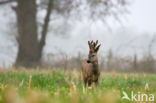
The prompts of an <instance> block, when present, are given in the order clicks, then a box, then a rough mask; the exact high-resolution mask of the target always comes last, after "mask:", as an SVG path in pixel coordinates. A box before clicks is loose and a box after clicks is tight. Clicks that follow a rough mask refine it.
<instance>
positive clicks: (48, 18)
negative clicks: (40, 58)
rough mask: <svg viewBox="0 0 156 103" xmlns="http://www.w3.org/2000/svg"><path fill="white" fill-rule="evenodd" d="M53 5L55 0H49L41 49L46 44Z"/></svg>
mask: <svg viewBox="0 0 156 103" xmlns="http://www.w3.org/2000/svg"><path fill="white" fill-rule="evenodd" d="M52 6H53V0H49V3H48V7H47V14H46V16H45V19H44V24H43V28H42V32H41V40H40V42H39V49H40V51H42V49H43V46H44V45H45V39H46V35H47V31H48V25H49V21H50V14H51V11H52Z"/></svg>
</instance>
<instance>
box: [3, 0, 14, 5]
mask: <svg viewBox="0 0 156 103" xmlns="http://www.w3.org/2000/svg"><path fill="white" fill-rule="evenodd" d="M14 1H16V0H6V1H0V5H4V4H8V3H11V2H14Z"/></svg>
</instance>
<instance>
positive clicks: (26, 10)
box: [0, 0, 128, 66]
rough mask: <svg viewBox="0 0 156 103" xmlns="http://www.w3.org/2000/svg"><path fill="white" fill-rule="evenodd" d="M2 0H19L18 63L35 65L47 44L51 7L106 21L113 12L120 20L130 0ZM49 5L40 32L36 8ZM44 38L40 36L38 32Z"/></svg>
mask: <svg viewBox="0 0 156 103" xmlns="http://www.w3.org/2000/svg"><path fill="white" fill-rule="evenodd" d="M39 1H40V3H39V4H37V2H36V0H0V5H4V4H8V3H12V2H16V3H17V6H15V7H12V8H13V10H14V11H15V13H16V19H17V28H18V38H17V42H18V55H17V59H16V65H23V66H33V65H37V64H39V63H40V60H41V57H42V52H43V48H44V46H45V40H46V35H47V31H48V25H49V21H50V15H51V13H53V12H52V11H56V12H57V14H61V15H63V16H67V17H71V16H74V17H79V16H78V15H80V17H81V16H83V17H84V16H88V17H90V18H92V19H93V20H95V19H97V18H98V19H99V18H100V19H101V20H103V21H104V22H105V21H106V19H104V18H106V17H107V16H113V17H114V18H115V19H116V20H118V21H119V20H120V18H119V14H123V13H124V12H125V11H127V10H126V8H125V6H126V5H127V4H128V2H127V0H39ZM38 7H42V8H46V12H47V13H46V16H45V19H44V24H43V26H42V32H41V33H38V25H37V20H36V19H37V18H36V16H37V8H38ZM39 34H41V39H40V40H38V35H39Z"/></svg>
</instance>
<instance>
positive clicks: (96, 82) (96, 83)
mask: <svg viewBox="0 0 156 103" xmlns="http://www.w3.org/2000/svg"><path fill="white" fill-rule="evenodd" d="M97 85H98V79H97V80H96V81H95V87H97Z"/></svg>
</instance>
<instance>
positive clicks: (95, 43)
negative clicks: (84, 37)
mask: <svg viewBox="0 0 156 103" xmlns="http://www.w3.org/2000/svg"><path fill="white" fill-rule="evenodd" d="M97 44H98V40H96V42H94V48H96V46H97Z"/></svg>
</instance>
